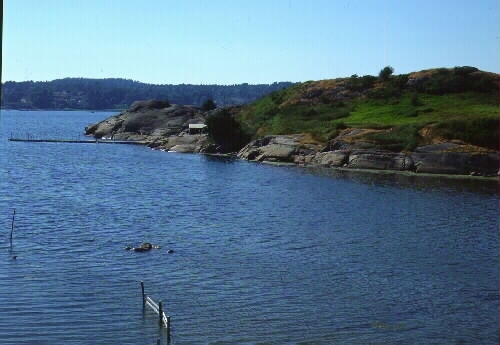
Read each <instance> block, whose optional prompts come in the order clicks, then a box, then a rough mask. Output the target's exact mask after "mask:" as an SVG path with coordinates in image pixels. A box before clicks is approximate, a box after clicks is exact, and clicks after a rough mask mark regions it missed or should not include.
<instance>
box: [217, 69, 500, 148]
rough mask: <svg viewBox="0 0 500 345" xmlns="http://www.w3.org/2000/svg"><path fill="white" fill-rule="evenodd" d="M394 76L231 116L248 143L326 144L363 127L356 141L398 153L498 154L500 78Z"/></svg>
mask: <svg viewBox="0 0 500 345" xmlns="http://www.w3.org/2000/svg"><path fill="white" fill-rule="evenodd" d="M392 72H393V69H392V68H391V67H385V68H384V69H383V70H381V71H380V74H379V76H361V77H360V76H357V75H353V76H351V77H348V78H339V79H331V80H320V81H308V82H305V83H300V84H296V85H294V86H292V87H289V88H286V89H283V90H280V91H276V92H273V93H271V94H269V95H267V96H265V97H263V98H261V99H260V100H258V101H256V102H254V103H252V104H249V105H246V106H242V107H240V108H237V109H232V110H231V113H232V114H233V116H234V119H235V120H236V124H239V126H240V127H241V132H242V133H244V134H245V135H244V136H245V137H246V138H248V137H252V138H256V137H262V136H264V135H271V134H292V133H307V134H308V135H307V136H306V137H307V138H308V139H307V140H308V141H310V142H315V143H326V142H328V141H329V140H332V139H334V138H335V137H336V136H338V135H339V134H340V133H341V132H342V130H344V129H346V128H363V129H365V130H364V131H362V134H360V135H359V136H358V137H356V138H354V137H353V138H352V140H363V141H365V142H370V143H372V144H375V145H376V147H379V148H383V149H389V150H392V151H410V150H413V149H414V148H415V147H417V146H418V145H425V144H430V143H436V142H441V141H453V140H458V141H461V142H464V143H467V144H470V146H471V147H474V148H475V149H478V147H479V148H484V149H494V150H498V119H499V110H500V108H499V89H498V87H499V76H498V75H497V74H494V73H489V72H483V71H480V70H478V69H477V68H474V67H455V68H437V69H430V70H424V71H420V72H414V73H409V74H402V75H393V73H392ZM224 112H226V114H227V112H228V110H223V111H222V113H224ZM366 129H368V130H366Z"/></svg>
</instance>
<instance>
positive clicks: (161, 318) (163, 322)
mask: <svg viewBox="0 0 500 345" xmlns="http://www.w3.org/2000/svg"><path fill="white" fill-rule="evenodd" d="M141 292H142V308H143V310H144V309H145V308H146V307H149V308H150V309H151V310H152V311H153V312H155V313H156V314H158V325H159V326H160V327H162V326H163V327H165V328H166V329H167V343H170V316H168V315H167V314H165V312H164V310H163V302H162V301H161V300H160V301H158V303H157V302H156V301H155V300H153V298H151V296H148V295H146V294H145V292H144V282H142V281H141Z"/></svg>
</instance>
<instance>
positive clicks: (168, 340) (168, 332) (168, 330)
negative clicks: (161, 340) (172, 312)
mask: <svg viewBox="0 0 500 345" xmlns="http://www.w3.org/2000/svg"><path fill="white" fill-rule="evenodd" d="M165 326H167V342H168V343H169V344H170V316H167V324H166V325H165Z"/></svg>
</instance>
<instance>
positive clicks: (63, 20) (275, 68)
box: [2, 0, 500, 84]
mask: <svg viewBox="0 0 500 345" xmlns="http://www.w3.org/2000/svg"><path fill="white" fill-rule="evenodd" d="M499 16H500V9H499V1H498V0H475V1H472V0H175V1H174V0H4V28H3V64H2V79H3V80H2V81H8V80H14V81H24V80H35V81H40V80H42V81H44V80H53V79H58V78H65V77H88V78H127V79H133V80H137V81H141V82H147V83H155V84H182V83H185V84H238V83H245V82H246V83H250V84H256V83H272V82H274V81H292V82H296V81H307V80H319V79H329V78H336V77H346V76H351V75H352V74H358V75H365V74H371V75H377V74H378V72H379V71H380V70H381V69H382V68H383V67H384V66H387V65H390V66H392V67H393V68H394V69H395V74H401V73H408V72H412V71H418V70H422V69H427V68H434V67H454V66H465V65H467V66H475V67H478V68H479V69H482V70H486V71H490V72H495V73H499V72H500V56H499V50H500V40H499V34H500V33H499V31H500V30H499V29H500V20H499Z"/></svg>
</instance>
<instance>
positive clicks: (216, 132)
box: [206, 109, 251, 152]
mask: <svg viewBox="0 0 500 345" xmlns="http://www.w3.org/2000/svg"><path fill="white" fill-rule="evenodd" d="M206 125H207V131H208V136H209V137H210V139H211V140H212V141H213V142H214V143H215V144H218V145H220V146H221V151H222V152H236V151H238V150H240V149H241V148H242V147H243V146H245V145H246V144H247V143H248V142H249V141H250V139H251V138H250V135H249V134H248V133H246V131H244V130H243V128H242V127H241V125H240V123H239V122H238V121H236V119H235V118H234V116H233V115H232V114H231V113H230V112H229V111H228V110H227V109H222V110H220V111H218V112H216V113H215V114H212V115H210V116H208V117H207V120H206Z"/></svg>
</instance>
